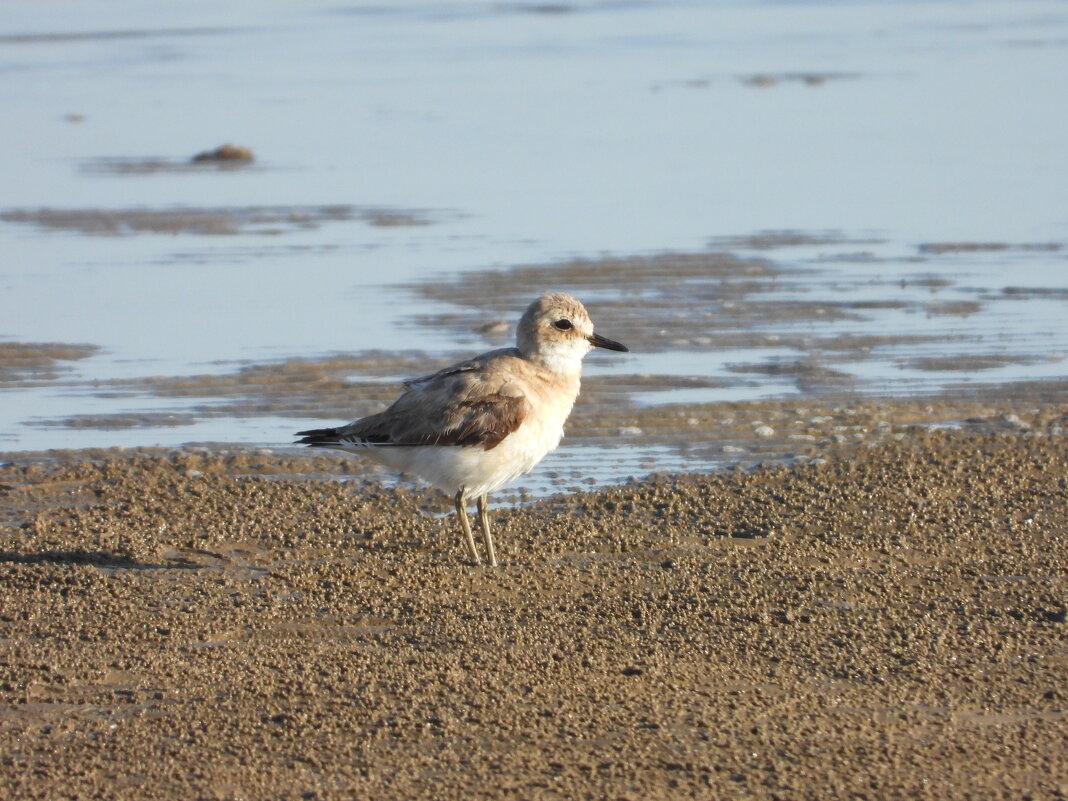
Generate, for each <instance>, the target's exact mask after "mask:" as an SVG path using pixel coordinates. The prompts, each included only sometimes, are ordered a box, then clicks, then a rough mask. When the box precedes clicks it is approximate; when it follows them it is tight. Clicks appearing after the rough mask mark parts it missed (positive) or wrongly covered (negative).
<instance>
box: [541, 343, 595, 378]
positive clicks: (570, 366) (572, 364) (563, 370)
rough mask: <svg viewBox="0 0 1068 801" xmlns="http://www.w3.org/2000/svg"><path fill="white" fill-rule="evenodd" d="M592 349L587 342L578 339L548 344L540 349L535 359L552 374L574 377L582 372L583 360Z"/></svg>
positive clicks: (544, 344)
mask: <svg viewBox="0 0 1068 801" xmlns="http://www.w3.org/2000/svg"><path fill="white" fill-rule="evenodd" d="M592 347H593V346H592V345H590V343H589V342H588V341H587V340H585V339H578V338H575V339H569V340H566V341H564V342H546V343H543V344H542V345H541V346H540V347H539V348H538V350H537V352H536V354H535V359H537V361H538V362H540V363H541V364H542V365H543V366H544V367H545V368H546V369H547V370H549V371H550V372H553V373H560V374H562V375H574V374H576V373H580V372H582V358H583V357H584V356H585V355H586V354H587V353H589V352H590V349H591V348H592Z"/></svg>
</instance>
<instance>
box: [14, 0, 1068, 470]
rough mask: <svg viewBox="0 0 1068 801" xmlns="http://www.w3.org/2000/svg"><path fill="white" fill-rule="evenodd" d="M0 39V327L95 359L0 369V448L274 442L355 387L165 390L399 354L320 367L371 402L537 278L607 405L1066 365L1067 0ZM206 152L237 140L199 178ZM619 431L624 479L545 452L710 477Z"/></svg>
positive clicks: (685, 9)
mask: <svg viewBox="0 0 1068 801" xmlns="http://www.w3.org/2000/svg"><path fill="white" fill-rule="evenodd" d="M72 9H73V11H72ZM78 9H80V10H81V11H83V12H84V13H81V14H80V13H75V12H77V11H78ZM550 11H555V12H557V13H549V12H550ZM146 19H151V20H152V24H151V25H150V26H146V25H144V23H143V21H144V20H146ZM2 24H3V26H4V27H3V28H2V29H0V46H2V49H0V70H2V72H3V74H4V76H5V77H7V78H8V80H6V81H4V82H2V83H0V101H2V102H3V104H4V107H5V115H4V119H3V121H2V122H0V126H2V129H3V140H4V142H5V145H6V146H5V147H4V148H3V149H2V151H0V215H2V216H0V219H2V222H0V247H2V250H3V253H4V255H5V258H4V259H3V261H2V262H0V282H2V284H3V286H4V292H3V293H2V294H0V336H2V338H0V349H3V348H4V346H5V345H10V344H12V343H16V344H17V343H39V342H52V343H87V344H91V345H95V346H98V348H99V350H97V351H96V352H94V353H92V354H91V355H88V356H86V357H85V358H81V359H77V360H60V361H57V362H54V363H52V364H51V365H50V366H49V367H48V368H47V369H46V368H45V367H42V366H41V365H37V366H36V367H33V368H32V369H29V371H28V372H27V369H28V368H26V367H25V365H24V364H21V363H18V364H16V363H15V361H17V360H15V359H14V357H12V355H11V354H10V353H7V352H5V353H4V354H0V362H3V369H2V370H0V380H2V383H0V398H2V402H0V447H3V448H4V449H7V450H41V449H46V448H53V447H64V448H70V447H97V446H105V445H126V446H132V445H156V444H158V445H164V446H174V445H178V444H181V443H186V442H202V441H227V442H244V443H254V444H267V445H278V444H280V443H286V442H288V441H289V436H290V432H291V431H293V430H296V428H298V427H299V426H300V425H303V424H306V423H309V424H320V423H321V422H322V421H323V420H331V419H332V420H335V421H341V420H344V419H347V418H348V417H351V416H355V415H356V414H357V413H364V412H366V411H368V410H369V409H364V408H361V407H360V399H359V396H358V395H356V396H355V397H354V400H353V403H352V404H351V411H350V407H349V406H345V405H344V403H333V402H331V403H325V404H323V405H321V406H319V407H318V408H315V409H314V410H312V413H309V414H307V415H306V416H302V413H301V412H300V411H299V409H298V408H297V407H296V406H295V405H293V406H289V407H288V408H289V409H290V411H289V412H285V409H286V403H287V401H286V398H287V396H286V395H285V393H284V392H283V391H282V390H280V389H279V388H278V387H277V386H274V387H273V388H269V389H268V390H265V391H266V392H268V394H269V395H270V397H271V398H273V401H272V403H271V404H268V405H265V404H262V403H258V402H257V397H258V396H257V394H256V391H254V390H252V389H249V388H247V387H245V388H243V389H242V390H241V392H240V393H239V394H240V399H241V401H242V405H240V407H238V405H237V404H236V403H232V402H231V401H232V400H233V396H234V393H233V392H231V393H230V394H229V395H227V394H226V393H224V392H221V391H218V390H214V389H213V390H210V391H209V390H204V391H202V392H201V391H198V390H197V389H196V387H195V386H194V387H192V388H188V387H187V388H185V389H183V390H182V393H181V394H174V393H173V392H171V394H168V392H165V391H161V390H160V388H159V386H158V385H157V384H155V383H153V381H151V380H149V379H152V378H153V377H174V376H213V375H214V376H227V375H229V374H232V373H236V372H238V371H240V370H241V369H242V368H244V367H246V366H248V365H249V364H258V363H265V362H267V363H273V362H277V363H279V364H285V363H286V362H287V360H291V359H293V358H297V357H303V358H322V357H325V356H327V355H329V354H336V353H342V354H345V353H356V354H360V353H364V352H369V351H374V350H376V349H383V350H388V351H391V352H392V351H400V352H411V356H412V358H411V359H410V360H409V361H408V362H405V363H404V364H401V365H398V366H396V367H395V368H393V367H391V366H390V365H385V366H380V367H377V368H374V369H370V368H368V369H364V370H363V371H362V372H361V370H356V369H348V370H347V371H342V372H340V373H338V375H337V378H338V379H339V380H342V381H344V380H351V381H353V382H354V383H355V385H356V389H359V388H360V387H364V386H366V383H367V381H369V380H370V379H371V377H372V376H373V377H374V378H375V379H376V380H380V381H381V380H389V379H391V378H399V377H401V376H403V375H408V374H410V373H421V372H424V369H423V367H422V365H423V364H424V363H427V362H429V363H435V362H440V361H441V360H442V359H446V358H451V357H454V356H457V355H461V354H464V353H470V352H472V351H477V350H481V349H485V348H487V347H491V346H497V345H499V344H500V342H501V341H506V340H500V339H492V338H486V337H484V336H482V335H479V334H477V333H475V332H474V331H473V329H474V328H476V327H478V326H479V325H481V324H484V323H487V322H493V321H495V320H498V319H501V320H506V321H508V322H509V323H510V322H511V321H513V320H514V319H515V317H516V316H517V314H518V312H519V311H520V310H521V309H522V307H523V305H525V303H526V302H528V301H529V299H530V298H531V296H532V295H534V294H537V293H538V292H540V291H542V290H543V289H546V288H559V289H565V290H569V291H573V292H574V293H575V294H577V295H579V296H580V297H581V298H583V299H585V300H587V301H588V302H589V305H590V306H591V309H592V311H593V314H594V317H595V320H596V321H597V322H598V324H599V327H600V330H602V331H603V332H604V333H606V334H607V335H609V336H613V337H615V338H618V339H620V340H623V341H625V342H627V344H629V345H631V347H632V350H633V351H634V353H632V354H631V355H630V356H626V357H615V356H613V357H607V356H606V354H595V355H594V356H591V358H590V360H589V362H588V364H589V370H588V373H589V375H590V381H589V382H588V387H589V391H590V393H592V395H593V396H594V397H606V398H611V402H612V403H613V404H614V405H617V406H621V407H625V408H631V407H633V408H635V409H641V408H643V407H648V406H657V405H661V404H686V405H696V404H717V403H719V404H722V403H734V402H740V401H747V400H759V399H765V398H775V397H798V398H802V399H803V398H809V397H821V398H825V397H828V396H835V397H838V396H842V395H848V394H858V393H859V394H861V395H866V396H879V395H893V394H902V393H905V394H924V393H940V392H944V391H946V390H947V389H952V390H953V391H956V392H960V391H962V387H963V388H964V391H967V387H968V386H973V385H974V386H976V387H979V390H978V391H983V390H982V389H981V387H987V386H990V385H997V384H1002V383H1006V382H1014V381H1024V380H1031V379H1063V378H1065V377H1066V376H1068V361H1066V358H1065V356H1066V354H1068V326H1065V325H1064V323H1063V319H1064V315H1065V311H1066V309H1068V271H1066V270H1065V266H1066V258H1068V233H1066V232H1068V229H1066V227H1065V218H1064V209H1065V208H1068V186H1066V184H1065V182H1064V180H1063V176H1064V175H1065V174H1068V154H1066V151H1065V149H1064V147H1063V143H1064V142H1065V141H1068V104H1065V103H1064V102H1063V80H1062V76H1063V75H1064V70H1065V67H1066V66H1068V8H1066V7H1065V6H1064V4H1062V3H1056V2H995V3H970V4H961V3H924V4H916V3H885V4H845V3H819V2H805V3H762V4H759V6H753V7H750V6H748V5H742V4H736V3H696V2H695V3H686V2H679V3H657V4H642V3H573V4H567V5H565V6H562V7H559V8H557V7H555V6H554V7H553V8H548V7H544V6H531V5H520V4H508V3H502V4H489V3H450V4H419V3H394V4H389V5H385V6H383V5H371V4H359V3H354V4H345V5H321V6H312V5H308V4H305V3H296V2H268V3H265V4H264V3H261V4H258V5H257V6H256V8H255V9H254V10H253V9H251V8H249V9H243V8H239V7H230V6H227V5H218V4H210V3H189V4H181V5H179V6H175V5H173V4H163V3H151V4H149V5H148V6H146V5H145V4H144V3H137V4H133V3H122V2H119V3H109V4H108V5H107V6H106V7H98V6H97V5H95V4H93V5H90V4H88V3H83V4H78V3H76V4H74V5H73V6H70V5H65V6H64V7H63V8H62V9H60V8H58V7H56V8H51V7H48V6H42V5H41V4H32V5H25V6H23V7H21V8H13V9H9V10H8V13H7V14H6V15H5V21H4V22H3V23H2ZM224 141H233V142H235V143H238V144H241V145H245V146H248V147H250V148H252V150H253V151H254V152H255V154H256V161H255V162H254V163H253V164H252V165H247V166H233V165H229V166H224V167H222V168H220V167H218V166H214V165H210V164H209V165H206V166H193V165H191V164H190V163H189V159H190V158H191V157H192V156H193V155H194V154H195V153H198V152H201V151H203V150H206V149H210V148H213V147H215V146H216V145H218V144H221V143H222V142H224ZM264 210H270V213H265V211H264ZM339 210H340V211H339ZM767 232H786V233H777V234H768V233H767ZM663 253H675V254H691V256H690V258H691V259H692V260H691V261H687V260H686V259H685V258H683V256H678V257H677V258H675V260H674V261H673V260H672V258H671V257H668V258H667V261H664V260H663V257H661V260H659V261H658V260H657V259H656V254H663ZM716 253H726V254H731V256H732V257H733V259H734V261H727V262H725V261H724V258H726V257H719V256H711V255H708V254H716ZM643 254H644V255H647V256H649V257H650V258H651V259H652V262H651V264H649V265H645V266H641V265H639V266H635V265H634V264H632V263H629V262H628V261H627V260H628V259H629V258H630V257H631V256H634V255H639V256H641V255H643ZM693 260H696V261H693ZM520 265H526V267H522V266H520ZM502 273H503V274H502ZM419 354H422V356H420V355H419ZM12 364H14V367H12ZM391 364H392V363H391ZM409 367H411V368H412V369H410V370H409V369H408V368H409ZM402 370H403V371H402ZM682 379H700V381H698V382H697V384H696V385H694V384H693V383H692V382H691V383H690V384H687V383H686V382H685V381H683V380H682ZM192 383H193V384H195V383H196V382H195V381H194V382H192ZM605 393H607V394H605ZM294 402H295V401H294ZM375 402H379V399H378V398H377V396H376V400H375ZM266 406H269V408H267V407H266ZM636 413H637V412H636ZM94 420H95V423H94ZM620 431H622V432H624V433H621V434H620V435H619V436H620V438H621V439H622V440H624V441H626V442H628V443H629V444H630V445H631V446H634V447H636V448H637V449H638V451H639V452H638V453H636V454H635V455H634V456H633V458H632V457H630V456H628V457H626V460H625V461H626V462H627V463H626V465H624V468H625V469H619V470H616V469H613V470H607V469H606V468H603V467H602V466H603V465H605V464H608V463H609V462H610V460H609V459H607V457H606V456H605V454H603V453H600V452H597V453H594V452H592V451H588V450H586V449H587V448H597V447H604V445H603V444H598V445H593V444H583V445H582V447H581V448H576V449H575V450H573V451H572V452H571V453H570V455H569V454H568V453H567V452H566V450H565V452H562V453H561V454H560V455H559V456H558V457H554V458H559V459H561V460H564V461H566V462H568V464H569V465H570V464H575V465H576V467H575V468H574V473H575V475H574V476H570V477H569V478H567V479H566V480H568V481H570V480H571V478H574V479H575V480H576V481H577V482H578V481H581V477H582V476H586V477H594V478H602V479H605V480H609V479H612V480H614V479H616V478H618V477H620V476H625V475H628V474H631V473H632V472H633V473H641V471H642V470H645V468H646V467H648V466H649V465H650V464H653V465H654V466H653V467H652V468H651V469H686V468H698V469H703V468H707V467H709V466H710V465H712V463H711V462H709V461H708V460H707V457H706V456H701V457H694V456H692V455H690V454H688V453H686V452H685V451H683V450H682V449H680V448H678V447H677V446H675V445H671V446H667V445H665V439H664V438H663V437H662V436H661V435H659V434H656V433H650V432H649V431H647V430H645V429H642V432H643V433H642V434H641V435H638V434H635V433H634V426H629V425H626V424H623V425H621V426H620ZM573 439H575V438H573V437H571V436H570V435H569V440H568V441H569V442H570V441H572V440H573ZM579 439H581V438H579ZM579 444H581V442H580V443H579ZM665 448H666V449H667V450H666V451H665ZM621 458H622V457H621ZM713 466H714V465H713ZM552 469H553V468H552V467H551V465H550V464H548V463H547V464H546V470H552ZM567 469H571V468H570V467H568V468H565V470H567ZM561 472H563V471H561Z"/></svg>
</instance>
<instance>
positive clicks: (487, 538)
mask: <svg viewBox="0 0 1068 801" xmlns="http://www.w3.org/2000/svg"><path fill="white" fill-rule="evenodd" d="M488 512H489V496H488V495H479V496H478V527H479V528H481V529H482V541H483V542H484V543H486V556H488V557H489V563H490V567H496V566H497V554H496V552H495V551H494V550H493V535H492V534H490V527H489V514H488Z"/></svg>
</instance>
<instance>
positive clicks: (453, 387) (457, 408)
mask: <svg viewBox="0 0 1068 801" xmlns="http://www.w3.org/2000/svg"><path fill="white" fill-rule="evenodd" d="M487 365H488V363H487V362H482V363H476V362H468V363H465V364H464V365H463V369H450V370H443V371H442V372H440V373H437V374H435V375H433V376H428V377H427V378H425V379H421V380H419V381H418V382H413V383H412V384H411V385H410V386H411V388H410V389H409V390H408V391H407V392H405V393H404V394H403V395H401V396H400V397H399V398H398V399H397V401H396V403H394V404H393V405H392V406H391V407H389V408H388V409H386V410H385V411H384V412H380V413H379V414H375V415H371V416H370V417H365V418H363V419H362V420H357V421H356V422H355V423H352V424H350V425H347V426H345V427H344V428H342V429H339V430H338V431H337V434H338V437H339V439H343V440H347V441H350V442H353V443H354V444H355V443H361V444H368V445H382V446H390V445H394V446H405V445H407V446H412V445H461V446H462V445H466V446H476V447H481V448H483V449H484V450H487V451H488V450H492V449H493V448H495V447H497V445H499V444H500V443H501V442H502V441H503V440H504V438H505V437H507V436H508V435H509V434H511V433H512V432H513V431H515V430H516V429H517V428H519V426H520V425H521V424H522V422H523V419H524V418H525V417H526V415H527V411H528V404H527V401H526V399H525V398H524V397H523V396H522V395H521V394H520V393H519V392H518V390H517V388H516V387H514V386H511V385H509V384H507V383H506V382H505V381H504V380H502V379H500V378H497V379H496V380H495V379H494V373H493V372H491V371H488V370H487V369H486V368H487ZM497 375H500V374H499V373H498V374H497Z"/></svg>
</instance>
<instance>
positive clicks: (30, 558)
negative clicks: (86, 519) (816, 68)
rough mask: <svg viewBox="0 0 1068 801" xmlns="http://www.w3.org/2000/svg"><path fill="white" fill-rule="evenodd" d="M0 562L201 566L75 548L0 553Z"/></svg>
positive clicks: (145, 567) (140, 567)
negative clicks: (152, 561)
mask: <svg viewBox="0 0 1068 801" xmlns="http://www.w3.org/2000/svg"><path fill="white" fill-rule="evenodd" d="M0 562H10V563H14V564H19V565H40V564H49V565H92V566H93V567H102V568H111V569H124V570H195V569H197V568H199V567H202V565H197V564H193V563H192V562H174V563H171V564H153V563H151V562H139V561H137V560H136V559H132V558H130V557H129V556H126V555H125V554H119V553H112V552H111V551H87V550H84V549H81V548H77V549H74V550H70V551H38V552H37V553H16V552H15V551H0Z"/></svg>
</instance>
